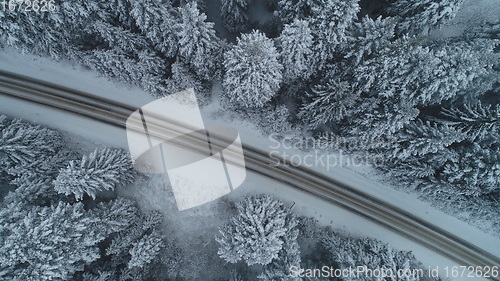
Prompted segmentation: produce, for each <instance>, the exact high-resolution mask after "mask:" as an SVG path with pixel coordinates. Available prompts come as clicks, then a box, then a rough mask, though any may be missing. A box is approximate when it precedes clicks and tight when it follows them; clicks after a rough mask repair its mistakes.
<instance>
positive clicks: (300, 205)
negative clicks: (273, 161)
mask: <svg viewBox="0 0 500 281" xmlns="http://www.w3.org/2000/svg"><path fill="white" fill-rule="evenodd" d="M0 69H2V70H6V71H10V72H16V73H19V74H22V75H27V76H30V77H33V78H37V79H41V80H45V81H49V82H52V83H56V84H60V85H63V86H67V87H70V88H75V89H78V90H80V91H84V92H88V93H91V94H94V95H99V96H103V97H106V98H112V99H114V100H117V101H120V102H123V103H128V104H130V105H133V106H137V107H140V106H142V105H145V104H147V103H149V102H151V101H153V100H154V99H153V98H152V97H151V96H149V95H148V94H147V93H145V92H144V91H142V90H140V89H139V88H138V87H131V86H127V85H125V84H122V83H114V82H112V81H109V80H108V79H105V78H102V77H99V76H97V75H96V74H94V73H92V72H90V71H88V70H87V69H84V68H81V67H75V66H73V65H72V64H70V63H68V62H64V61H63V62H54V61H52V60H49V59H45V58H40V57H36V56H32V55H26V54H20V53H18V52H16V51H13V50H6V52H4V53H2V54H0ZM218 89H220V85H219V87H217V86H216V87H214V90H215V91H217V90H218ZM217 94H218V93H217ZM217 94H215V95H214V100H216V98H215V97H217ZM219 108H220V107H219V105H218V102H216V101H214V102H212V103H211V104H209V105H208V106H206V107H204V108H203V109H202V115H203V118H204V122H205V125H207V126H216V125H223V126H230V127H234V128H236V129H238V130H239V133H240V136H241V139H242V141H243V143H245V144H248V145H251V146H254V147H258V148H261V149H264V150H266V149H267V150H270V149H269V147H271V146H272V145H273V142H271V141H270V140H269V139H268V137H267V136H264V135H263V134H262V133H261V132H260V131H259V130H258V128H257V127H256V125H254V124H251V123H249V122H248V121H244V120H240V119H238V118H236V119H235V118H234V117H233V116H232V115H230V114H229V113H221V112H220V110H219ZM0 112H1V113H3V114H7V115H9V116H11V117H19V118H23V119H25V120H27V121H32V122H36V123H39V124H44V125H47V126H49V127H52V128H54V129H58V130H62V131H65V132H68V133H71V134H74V135H77V136H80V137H81V138H82V142H86V140H85V139H90V140H92V141H93V142H94V143H95V144H96V145H109V146H113V147H121V148H125V149H126V148H127V139H126V134H125V131H124V130H122V129H117V128H114V127H111V126H109V125H106V124H101V123H98V122H95V121H92V120H88V119H86V118H83V117H80V116H70V115H68V114H67V113H65V112H62V111H59V110H54V109H50V108H46V107H43V106H38V105H33V104H29V103H24V102H21V101H19V100H15V99H12V98H7V97H5V96H2V95H0ZM282 151H284V150H282ZM287 153H292V151H290V150H287ZM293 153H296V154H297V155H302V156H305V155H306V154H307V153H306V152H304V151H293ZM313 169H314V170H317V171H319V172H322V173H325V174H327V175H328V176H331V177H334V178H336V179H338V180H340V181H342V182H345V183H347V184H349V185H351V186H354V187H357V188H359V189H361V190H362V191H364V192H366V193H368V194H371V195H373V196H376V197H378V198H381V199H383V200H385V201H388V202H390V203H391V204H394V205H395V206H397V207H399V208H402V209H404V210H406V211H408V212H410V213H413V214H414V215H416V216H418V217H420V218H422V219H425V220H427V221H428V222H429V223H432V224H435V225H438V226H440V227H442V228H443V229H445V230H446V231H449V232H451V233H454V234H455V235H457V236H459V237H460V238H462V239H464V240H466V241H469V242H470V243H473V244H474V245H476V246H478V247H480V248H482V249H486V250H488V251H490V252H491V253H492V254H494V255H497V256H500V239H498V238H496V237H493V236H490V235H487V234H485V233H483V232H481V231H479V230H478V229H476V228H474V227H472V226H470V225H468V224H467V223H465V222H462V221H460V220H458V219H456V218H454V217H451V216H449V215H447V214H445V213H443V212H441V211H439V210H436V209H435V208H433V207H432V206H430V204H428V203H425V202H422V201H419V200H418V199H417V195H415V194H407V193H404V192H401V191H398V190H395V189H393V188H391V187H389V186H387V185H384V184H383V183H381V182H380V181H379V180H377V181H375V180H374V178H373V172H372V171H371V170H370V168H369V167H357V168H356V169H347V168H339V167H336V168H334V169H333V170H330V171H327V170H326V169H325V167H314V168H313ZM365 175H366V176H365ZM367 176H369V177H370V178H368V177H367ZM152 186H154V185H152ZM155 186H156V188H157V190H154V189H152V190H145V188H146V187H141V188H139V190H124V191H123V193H126V194H129V195H130V196H133V197H136V199H138V201H139V202H140V204H141V207H142V208H144V209H160V210H161V211H162V212H164V213H168V212H169V211H170V212H171V211H173V210H174V209H172V208H171V206H170V207H168V206H165V203H166V201H168V200H166V199H165V196H170V197H171V193H169V191H168V190H166V189H165V188H164V187H162V185H161V184H158V185H155ZM256 193H268V194H269V193H270V194H275V195H276V196H277V197H278V198H280V199H281V200H283V201H284V202H286V203H292V202H295V203H296V204H295V206H294V211H295V212H296V213H297V214H299V215H306V216H311V217H315V218H317V219H318V220H319V221H320V223H321V224H323V225H332V226H334V227H338V228H342V229H345V230H346V231H349V232H351V233H353V234H354V235H358V236H360V237H362V236H369V237H372V238H377V239H379V240H381V241H383V242H386V243H389V244H390V245H392V246H393V247H394V248H396V249H398V250H409V251H412V252H413V253H414V254H415V256H416V258H417V259H418V260H420V261H422V262H423V263H424V265H425V266H433V267H435V266H439V267H440V268H441V269H443V267H444V266H445V265H456V264H455V263H454V262H452V261H450V260H448V259H447V258H445V257H443V256H440V255H436V254H435V253H434V252H433V251H431V250H429V249H427V248H425V247H423V246H421V245H419V244H416V243H414V242H412V241H411V240H408V239H407V238H405V237H402V236H400V235H398V234H396V233H393V232H392V231H388V230H387V229H385V228H383V227H381V226H379V225H377V224H374V223H373V222H370V221H368V220H366V219H364V218H362V217H359V216H357V215H354V214H352V213H350V212H348V211H346V210H344V209H342V208H340V207H338V206H336V205H332V204H330V203H328V202H325V201H322V200H318V199H317V198H316V197H314V196H311V195H309V194H306V193H305V192H302V191H300V190H297V189H295V188H291V187H289V186H285V185H283V184H281V183H278V182H275V181H274V180H270V179H268V178H264V177H262V176H259V175H256V174H253V173H248V175H247V179H246V181H245V182H244V183H243V185H242V186H241V187H239V188H238V189H237V190H235V191H234V192H233V193H231V194H230V195H229V197H231V198H236V199H240V198H242V197H243V196H244V195H246V194H256ZM170 199H171V198H170ZM223 201H224V199H222V200H218V201H215V202H213V203H208V204H206V205H205V206H200V207H199V208H198V209H194V210H191V211H188V213H184V214H183V213H180V214H179V216H180V217H182V216H186V215H188V214H193V216H197V217H198V218H200V219H199V221H204V220H203V219H202V218H203V217H205V218H206V217H207V213H206V212H200V211H199V210H206V209H209V207H210V206H217V204H221V202H223ZM197 210H198V211H197ZM217 220H218V218H212V219H210V220H208V221H206V222H205V223H203V224H204V225H206V224H207V223H208V222H214V221H217ZM177 224H178V225H179V227H181V229H182V230H186V231H187V233H189V231H190V230H191V231H195V230H196V229H200V227H201V226H200V225H192V224H189V225H186V226H183V225H182V221H181V222H178V223H177ZM179 233H180V232H179ZM180 238H182V237H180ZM212 240H213V238H212V237H210V238H207V243H213V242H210V241H212ZM186 243H188V242H186ZM214 258H216V257H214ZM441 273H442V272H441ZM456 280H460V279H456Z"/></svg>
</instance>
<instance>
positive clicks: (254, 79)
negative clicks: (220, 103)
mask: <svg viewBox="0 0 500 281" xmlns="http://www.w3.org/2000/svg"><path fill="white" fill-rule="evenodd" d="M278 56H279V54H278V51H277V50H276V48H275V47H274V44H273V41H272V40H270V39H268V38H267V37H266V36H265V35H264V34H262V33H260V32H258V31H253V32H252V33H249V34H242V35H241V37H240V38H238V43H237V44H236V45H235V46H233V47H232V48H231V49H230V50H228V51H227V52H226V54H225V58H224V67H225V69H226V74H225V76H224V81H223V86H224V92H225V96H226V98H227V99H228V100H229V102H230V103H232V104H233V105H234V106H241V107H247V108H248V107H250V108H251V107H262V106H264V105H265V104H266V103H267V102H269V101H270V100H271V99H272V98H273V97H274V96H275V94H276V92H277V91H278V89H279V87H280V83H281V80H282V74H281V71H282V68H283V67H282V66H281V64H280V63H279V61H278Z"/></svg>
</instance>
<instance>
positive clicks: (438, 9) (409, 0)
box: [388, 0, 465, 34]
mask: <svg viewBox="0 0 500 281" xmlns="http://www.w3.org/2000/svg"><path fill="white" fill-rule="evenodd" d="M464 2H465V1H464V0H438V1H436V0H421V1H413V0H397V1H395V2H394V3H393V4H392V5H391V6H390V7H389V8H388V11H389V13H390V14H391V15H393V16H399V17H400V18H401V21H400V23H399V24H398V29H399V33H401V34H402V33H410V34H419V33H421V32H425V33H426V32H428V30H429V28H435V27H439V26H440V25H442V24H444V23H446V22H448V21H449V20H451V19H453V18H454V17H455V15H456V14H457V12H458V11H459V10H460V7H461V6H462V4H463V3H464Z"/></svg>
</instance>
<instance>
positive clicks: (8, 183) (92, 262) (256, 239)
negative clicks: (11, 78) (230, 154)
mask: <svg viewBox="0 0 500 281" xmlns="http://www.w3.org/2000/svg"><path fill="white" fill-rule="evenodd" d="M0 128H1V134H0V163H1V164H2V165H1V170H0V184H1V185H2V203H1V205H0V234H1V235H0V245H2V247H1V248H0V280H83V281H104V280H106V281H107V280H120V281H126V280H134V281H137V280H253V279H255V278H257V279H259V280H302V279H301V278H289V277H288V276H289V275H290V271H289V270H290V268H291V267H296V268H302V267H304V266H308V268H316V267H317V268H321V267H322V266H323V265H324V264H332V265H336V266H338V268H339V269H345V268H349V267H350V266H351V267H354V266H364V265H366V266H369V267H378V266H383V267H388V268H392V269H393V270H394V272H396V271H397V270H405V269H412V270H413V269H418V268H421V269H422V270H424V271H425V268H424V267H423V266H422V265H421V264H420V263H419V262H418V261H417V260H416V259H415V257H414V256H413V255H412V254H411V253H410V252H405V251H397V250H394V249H392V248H391V247H390V246H389V245H386V244H384V243H382V242H380V241H377V240H374V239H368V238H354V237H351V235H349V234H348V233H345V232H342V231H339V230H334V229H331V228H329V227H323V226H320V225H319V224H318V223H317V221H316V220H315V219H313V218H308V217H301V216H297V215H295V214H294V213H293V212H292V211H291V208H290V204H289V203H284V202H281V201H280V200H278V199H276V198H274V197H272V196H269V195H262V194H258V195H253V196H249V197H246V198H244V199H242V200H241V201H238V202H234V201H231V200H228V201H226V202H225V203H224V204H223V207H221V208H220V209H219V210H218V211H217V212H218V214H217V215H216V218H217V219H220V221H221V223H222V225H221V226H220V227H219V228H215V229H213V230H212V231H210V230H208V231H207V233H208V234H209V235H211V236H209V237H208V238H207V237H206V236H204V235H201V236H193V237H192V238H190V240H191V241H190V244H188V245H187V246H185V245H184V246H183V244H182V243H177V241H176V240H175V239H174V238H173V237H170V236H169V235H167V233H168V232H169V230H171V228H172V226H171V225H169V224H168V223H166V220H165V219H164V215H163V214H162V213H160V212H158V211H150V212H145V211H143V210H141V209H140V208H139V207H138V205H137V204H136V203H135V202H134V200H133V199H130V198H125V197H124V196H121V195H119V193H116V192H114V191H115V189H116V188H123V187H124V186H127V185H138V184H144V181H145V180H149V179H148V177H149V176H147V175H142V174H139V173H137V172H135V171H134V170H133V169H132V162H131V161H130V155H129V154H128V153H127V152H125V151H123V150H121V149H113V148H96V149H95V150H93V151H92V152H91V153H89V154H87V155H80V153H78V152H77V151H78V149H75V143H72V142H71V140H69V139H68V138H67V137H65V136H63V135H62V134H61V133H59V132H57V131H55V130H52V129H49V128H45V127H42V126H40V125H36V124H31V123H28V122H24V121H22V120H19V119H8V118H7V117H5V116H3V115H2V116H0ZM5 191H6V192H5ZM260 229H265V232H263V233H261V232H260ZM206 240H209V241H213V242H212V243H210V242H209V243H205V241H206ZM196 243H205V246H206V245H207V244H210V247H202V248H201V249H198V250H194V249H193V248H192V246H193V245H194V244H196ZM318 253H320V254H318ZM195 256H198V258H196V257H195ZM199 256H212V259H211V262H210V261H207V260H200V258H199ZM219 257H220V259H219ZM214 259H215V262H214ZM217 260H218V261H217ZM367 260H370V261H371V263H370V264H366V261H367ZM238 261H242V262H240V263H238ZM207 263H209V264H207ZM200 265H204V266H208V268H205V269H204V268H199V267H200ZM247 265H248V266H247ZM252 265H259V266H258V267H255V266H252ZM197 267H198V268H197ZM196 268H197V269H196ZM427 275H428V273H426V276H427ZM306 280H319V279H306ZM414 280H438V279H426V278H417V279H414Z"/></svg>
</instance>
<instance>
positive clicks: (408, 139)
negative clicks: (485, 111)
mask: <svg viewBox="0 0 500 281" xmlns="http://www.w3.org/2000/svg"><path fill="white" fill-rule="evenodd" d="M464 138H465V134H464V133H463V132H462V131H460V130H457V129H454V128H453V127H450V126H448V125H443V124H436V123H431V122H429V121H426V122H423V121H422V120H420V119H419V120H416V121H413V122H410V123H409V124H407V125H405V126H404V128H403V129H402V130H401V131H400V132H399V133H398V144H397V146H396V147H395V149H394V156H395V157H397V158H399V159H403V160H404V159H406V158H408V157H410V156H425V155H427V154H432V153H436V152H438V151H440V150H443V149H445V148H447V147H449V146H450V145H452V144H454V143H460V142H461V141H463V140H464Z"/></svg>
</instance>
